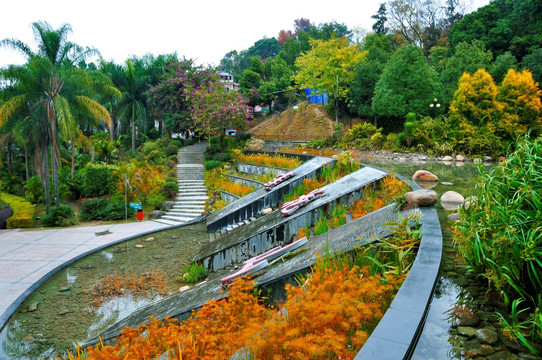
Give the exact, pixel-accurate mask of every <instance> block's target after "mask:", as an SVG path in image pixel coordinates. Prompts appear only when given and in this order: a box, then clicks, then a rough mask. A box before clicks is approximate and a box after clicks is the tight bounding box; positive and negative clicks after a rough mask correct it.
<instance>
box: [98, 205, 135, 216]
mask: <svg viewBox="0 0 542 360" xmlns="http://www.w3.org/2000/svg"><path fill="white" fill-rule="evenodd" d="M134 214H135V210H134V209H133V208H131V207H129V206H128V208H126V204H125V203H124V201H115V202H111V203H110V204H109V206H108V208H107V214H106V215H105V217H104V219H105V220H123V219H125V217H126V215H128V218H130V217H132V216H134Z"/></svg>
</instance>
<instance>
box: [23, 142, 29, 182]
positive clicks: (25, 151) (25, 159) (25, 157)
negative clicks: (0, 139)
mask: <svg viewBox="0 0 542 360" xmlns="http://www.w3.org/2000/svg"><path fill="white" fill-rule="evenodd" d="M24 168H25V170H26V181H28V179H30V169H29V168H28V150H27V149H26V148H25V149H24Z"/></svg>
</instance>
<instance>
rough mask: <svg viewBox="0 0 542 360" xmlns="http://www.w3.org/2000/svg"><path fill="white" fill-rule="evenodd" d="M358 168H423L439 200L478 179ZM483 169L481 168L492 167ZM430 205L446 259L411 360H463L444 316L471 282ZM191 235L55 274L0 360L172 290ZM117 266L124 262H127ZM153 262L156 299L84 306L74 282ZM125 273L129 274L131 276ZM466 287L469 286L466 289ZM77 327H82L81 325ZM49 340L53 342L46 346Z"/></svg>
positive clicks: (437, 169)
mask: <svg viewBox="0 0 542 360" xmlns="http://www.w3.org/2000/svg"><path fill="white" fill-rule="evenodd" d="M361 162H362V163H365V164H368V165H373V166H376V167H379V168H382V169H385V170H388V171H393V172H395V173H397V174H401V175H403V176H405V177H407V178H410V177H411V176H412V174H413V173H414V172H415V171H416V170H419V169H425V170H429V171H431V172H433V173H434V174H436V175H437V176H438V177H439V179H440V183H439V184H438V185H437V186H436V187H434V188H433V190H435V191H436V192H437V193H438V194H439V196H440V195H442V194H443V193H444V192H446V191H448V190H453V191H456V192H458V193H460V194H462V195H463V196H465V197H468V196H471V195H474V194H473V192H474V185H475V183H476V180H477V176H478V169H477V165H475V164H473V163H464V164H463V163H452V164H450V165H445V164H443V163H437V162H427V163H423V164H413V163H407V162H395V163H392V162H389V161H378V160H368V159H363V160H361ZM485 166H486V168H487V167H489V166H494V165H485ZM437 207H438V211H439V217H440V221H441V226H442V230H443V235H444V249H445V253H444V256H443V265H442V266H441V272H440V274H439V279H438V284H437V290H436V292H435V296H434V298H433V301H432V304H431V309H430V311H429V314H428V318H427V322H426V324H425V328H424V330H423V332H422V335H421V337H420V340H419V342H418V347H417V348H416V350H415V352H414V354H413V357H412V358H413V359H416V360H421V359H461V358H462V357H461V356H462V354H464V353H465V346H464V344H463V343H461V341H466V339H467V338H466V337H464V336H462V335H460V334H457V330H456V328H457V323H456V322H454V321H455V320H454V318H453V316H451V315H450V312H451V311H452V310H453V309H455V308H457V307H464V306H465V304H471V303H473V302H475V297H476V295H477V293H476V291H474V290H473V289H471V290H470V291H467V290H465V289H466V288H468V285H470V283H469V281H468V280H466V279H465V278H464V277H463V276H461V274H458V270H457V268H456V266H461V261H460V259H457V255H456V252H455V250H453V249H452V246H451V239H450V230H449V228H450V224H451V223H452V220H450V219H448V215H449V214H450V213H449V212H447V211H446V210H444V209H443V208H442V207H441V206H440V205H439V204H438V203H437ZM190 233H191V234H190V236H189V237H186V235H187V232H186V231H184V232H179V234H173V235H171V234H168V235H167V236H156V239H155V240H154V241H152V242H147V243H145V242H144V240H142V239H139V240H132V241H130V242H127V243H123V244H119V245H116V246H114V247H112V248H109V249H106V250H104V251H102V252H98V253H96V254H95V255H92V256H91V257H87V258H84V259H83V260H82V261H80V262H77V263H75V264H73V265H71V266H69V267H68V268H66V269H65V270H63V271H61V272H60V273H59V274H57V275H56V276H54V277H53V278H52V279H50V280H49V281H48V282H47V283H45V284H44V285H43V286H42V287H40V289H38V291H36V292H35V293H34V294H33V295H31V297H30V298H29V299H28V300H27V301H26V302H25V303H24V304H23V305H22V306H21V309H19V311H18V312H17V314H16V316H14V319H13V320H12V321H10V323H8V325H7V326H6V327H5V328H4V329H3V330H2V332H1V333H0V359H4V358H6V359H34V358H38V357H48V356H52V355H53V354H54V353H57V354H61V353H62V351H63V349H66V348H67V347H70V346H71V345H72V344H73V343H77V342H83V341H84V340H86V339H88V338H91V337H92V336H94V335H96V334H97V333H98V332H99V331H101V330H103V329H104V327H106V326H108V325H109V324H111V323H112V322H114V321H117V320H119V319H120V318H122V317H123V316H125V315H126V314H127V313H128V312H130V311H131V309H133V308H135V307H137V306H140V305H142V304H143V303H145V302H149V301H152V300H155V299H157V298H159V297H160V296H165V295H167V294H170V293H172V292H174V291H178V287H179V284H178V283H175V276H178V275H179V269H180V265H181V263H182V262H186V263H187V262H189V259H183V260H182V261H177V262H176V261H175V260H174V259H173V258H171V259H168V257H169V256H171V254H173V253H177V254H178V253H179V252H174V251H172V248H173V247H178V246H184V247H181V248H178V249H179V250H180V251H181V252H182V250H181V249H185V250H186V246H196V245H195V243H193V242H192V239H194V238H198V239H199V238H201V239H202V241H204V239H205V237H206V233H205V232H204V228H203V226H199V227H198V226H194V227H193V228H191V229H190ZM179 237H181V238H185V237H186V238H187V239H190V240H187V241H188V242H183V245H179V244H180V242H179V241H178V238H179ZM205 241H206V239H205ZM138 244H143V245H144V246H145V247H146V249H145V250H144V251H142V249H140V248H136V247H135V245H138ZM194 250H196V249H194ZM128 259H131V260H128ZM168 260H169V261H168ZM124 262H131V264H128V263H124ZM158 262H159V263H161V264H165V263H168V262H171V263H173V264H175V265H174V266H173V267H171V268H170V269H167V270H162V271H164V274H163V275H164V279H167V280H168V282H169V283H170V284H169V285H168V286H167V287H166V288H165V290H164V291H163V293H162V294H160V293H157V294H153V295H151V296H150V297H147V298H146V299H140V298H135V297H133V296H131V295H130V294H128V293H126V294H124V295H119V296H115V297H112V298H110V299H109V300H107V301H105V302H103V303H100V304H99V305H98V306H93V305H92V304H88V302H89V301H90V300H89V299H90V298H89V289H88V288H84V287H82V285H80V284H82V283H83V282H82V281H83V280H84V278H87V279H86V280H85V281H87V283H88V281H89V279H88V278H89V276H91V275H90V274H92V276H94V278H95V277H96V276H97V272H99V273H100V274H108V273H111V272H112V271H113V270H110V266H111V265H112V264H116V266H117V267H116V268H117V269H120V270H118V271H126V269H128V268H130V269H132V267H134V266H135V264H143V263H150V264H155V265H156V268H158ZM119 264H120V265H119ZM136 267H137V266H136ZM111 269H112V267H111ZM97 270H99V271H97ZM130 271H132V272H133V270H130ZM149 271H152V266H146V267H144V268H143V267H137V271H136V273H137V274H138V275H140V276H141V275H145V274H148V273H149ZM459 272H460V271H459ZM470 287H471V288H472V286H470ZM53 295H54V296H53ZM55 299H56V300H55ZM74 301H75V302H79V303H84V304H83V306H82V308H83V309H85V311H83V312H79V311H74V310H73V309H72V308H70V305H69V304H70V302H74ZM35 303H38V305H37V307H38V309H39V311H30V309H31V308H32V306H33V304H35ZM46 305H50V306H49V307H48V308H49V309H50V310H48V312H44V311H42V310H45V308H46ZM80 305H81V304H80ZM79 308H81V306H80V307H79ZM81 324H84V325H83V326H81ZM89 324H90V325H89ZM55 337H56V338H57V340H56V341H55V345H53V344H52V343H53V338H55ZM53 358H54V356H53Z"/></svg>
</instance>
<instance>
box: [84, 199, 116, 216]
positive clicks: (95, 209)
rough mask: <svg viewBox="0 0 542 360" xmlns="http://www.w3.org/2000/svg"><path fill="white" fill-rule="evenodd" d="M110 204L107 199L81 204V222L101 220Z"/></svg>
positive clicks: (90, 200) (87, 201)
mask: <svg viewBox="0 0 542 360" xmlns="http://www.w3.org/2000/svg"><path fill="white" fill-rule="evenodd" d="M108 205H109V202H108V201H107V200H106V199H89V200H84V201H83V202H82V203H81V214H80V217H81V220H101V219H103V218H104V216H105V214H106V209H107V206H108Z"/></svg>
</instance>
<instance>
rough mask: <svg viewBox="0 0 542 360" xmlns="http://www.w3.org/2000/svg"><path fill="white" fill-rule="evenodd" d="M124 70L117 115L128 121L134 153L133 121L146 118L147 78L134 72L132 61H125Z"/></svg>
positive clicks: (134, 131) (134, 133) (134, 135)
mask: <svg viewBox="0 0 542 360" xmlns="http://www.w3.org/2000/svg"><path fill="white" fill-rule="evenodd" d="M125 65H126V66H125V68H124V85H123V86H121V87H120V90H121V91H122V95H123V96H122V100H121V101H120V104H119V105H118V108H119V110H118V115H119V117H120V118H122V119H125V120H129V121H130V127H131V129H132V152H135V138H136V129H135V120H136V118H137V119H139V121H140V123H142V122H143V121H145V119H146V118H147V109H146V107H145V104H146V98H145V90H146V89H147V87H148V86H147V82H148V76H146V75H145V74H143V72H142V71H139V72H138V71H136V67H135V66H134V63H133V62H132V60H129V59H128V60H126V64H125Z"/></svg>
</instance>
